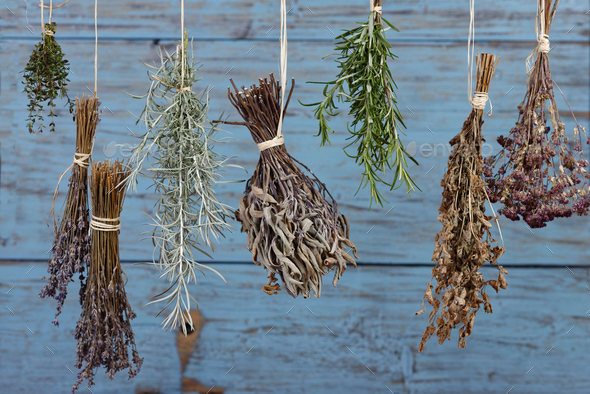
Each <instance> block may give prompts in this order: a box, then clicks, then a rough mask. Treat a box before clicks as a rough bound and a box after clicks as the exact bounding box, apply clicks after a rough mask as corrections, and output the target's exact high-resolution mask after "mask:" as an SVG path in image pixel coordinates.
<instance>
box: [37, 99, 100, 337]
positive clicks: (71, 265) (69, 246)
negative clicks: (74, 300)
mask: <svg viewBox="0 0 590 394" xmlns="http://www.w3.org/2000/svg"><path fill="white" fill-rule="evenodd" d="M99 105H100V103H99V102H98V99H97V98H95V97H88V96H84V95H82V98H76V116H75V118H76V153H75V154H74V163H73V164H72V165H71V166H70V168H71V169H72V173H71V175H70V178H69V182H68V193H67V196H66V201H65V204H64V211H63V214H62V216H61V220H60V221H59V225H58V224H56V222H55V219H54V221H53V227H54V233H55V239H54V241H53V246H52V248H51V260H49V264H48V267H47V273H48V274H49V279H48V281H47V284H46V285H45V287H44V288H43V290H42V291H41V293H40V294H39V296H40V297H41V298H47V297H51V298H54V299H55V300H57V312H56V314H55V320H54V321H53V324H55V325H56V326H59V322H58V316H59V315H60V313H61V309H62V307H63V305H64V302H65V299H66V296H67V293H68V284H69V283H70V282H73V279H72V278H73V277H74V275H76V274H79V279H80V283H81V288H80V293H79V295H80V304H83V303H84V295H85V284H84V267H87V266H88V264H89V262H90V236H89V231H88V230H89V227H88V224H89V220H88V166H89V164H88V162H89V159H90V154H91V153H92V147H93V146H94V137H95V135H96V126H97V124H98V123H99V121H100V114H99V112H98V107H99ZM68 170H69V169H68ZM68 170H66V172H65V173H64V174H63V175H62V177H63V176H64V175H65V174H66V173H67V171H68ZM60 181H61V178H60ZM58 189H59V183H58V186H57V188H56V191H55V196H54V202H53V208H52V211H53V210H54V209H55V197H56V196H57V191H58Z"/></svg>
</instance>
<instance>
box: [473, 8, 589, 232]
mask: <svg viewBox="0 0 590 394" xmlns="http://www.w3.org/2000/svg"><path fill="white" fill-rule="evenodd" d="M551 3H552V0H538V18H537V24H540V26H541V31H542V32H545V34H547V35H548V33H549V29H550V27H551V23H552V21H553V18H554V17H555V12H556V9H557V5H558V4H559V1H556V2H555V3H554V4H553V8H551ZM543 5H544V6H545V8H543ZM541 24H542V25H541ZM539 41H540V44H539V47H537V49H536V50H535V52H534V53H536V60H535V63H534V66H533V67H532V69H531V70H530V72H529V79H528V83H527V91H526V94H525V96H524V100H523V102H522V103H521V104H520V105H519V106H518V110H519V116H518V121H517V122H516V125H515V126H514V127H513V128H512V129H511V130H510V133H509V135H508V137H504V136H500V137H498V143H499V144H500V145H501V146H502V150H501V151H500V153H498V154H497V155H495V156H493V157H490V158H487V159H486V161H485V167H484V175H485V177H486V182H487V185H488V193H489V195H490V200H491V201H492V202H497V201H499V202H501V203H502V204H503V205H504V207H503V208H502V209H500V210H499V211H498V212H499V213H500V214H502V215H504V216H506V217H507V218H508V219H511V220H520V218H521V217H522V219H523V220H524V221H525V222H526V223H527V224H528V225H529V226H530V227H532V228H540V227H545V226H547V222H550V221H552V220H553V219H555V218H560V217H570V216H572V214H576V215H580V216H586V215H588V211H589V210H590V181H589V180H590V174H588V172H587V167H588V160H586V159H584V155H583V153H582V144H583V143H586V144H590V139H589V138H588V136H587V134H586V129H585V128H584V127H582V126H580V125H579V124H578V123H577V121H576V118H575V116H574V114H573V112H572V117H573V119H574V123H575V125H576V127H575V128H574V134H573V139H572V140H571V141H570V139H569V138H568V137H567V135H566V133H565V124H564V123H563V122H562V121H561V118H560V116H559V111H558V109H557V103H556V101H555V93H554V91H553V86H554V85H555V86H556V87H557V88H558V89H559V87H558V86H557V84H555V82H554V81H553V79H552V77H551V71H550V70H549V53H548V50H549V42H548V39H547V37H544V36H543V35H540V36H539ZM566 102H567V101H566ZM568 105H569V104H568ZM570 111H571V108H570ZM548 121H550V122H551V125H552V126H553V130H552V129H551V126H547V122H548ZM570 144H572V145H573V147H570ZM495 167H499V168H498V170H497V172H496V173H495V174H494V168H495Z"/></svg>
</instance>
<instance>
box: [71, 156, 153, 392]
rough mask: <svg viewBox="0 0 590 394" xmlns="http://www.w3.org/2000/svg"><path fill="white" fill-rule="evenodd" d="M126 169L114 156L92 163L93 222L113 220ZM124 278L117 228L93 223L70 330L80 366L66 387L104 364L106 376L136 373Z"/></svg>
mask: <svg viewBox="0 0 590 394" xmlns="http://www.w3.org/2000/svg"><path fill="white" fill-rule="evenodd" d="M128 175H129V172H128V170H127V169H126V168H125V166H124V165H123V163H122V162H120V161H115V162H114V163H113V162H110V161H108V160H107V161H106V162H103V163H93V164H92V173H91V180H90V192H91V194H92V216H93V221H97V222H99V226H97V227H100V223H104V224H107V225H111V226H116V225H119V223H120V222H119V220H117V219H118V218H119V217H120V216H121V210H122V209H123V200H124V199H125V179H126V177H127V176H128ZM113 230H114V231H113ZM124 278H125V279H124ZM126 280H127V277H126V276H125V273H124V272H123V269H122V267H121V261H120V260H119V231H118V230H116V229H104V228H99V229H97V228H96V227H93V228H92V250H91V258H90V264H89V267H88V280H87V283H86V297H85V299H84V304H83V306H82V314H81V315H80V319H79V320H78V324H77V325H76V331H75V333H74V337H75V338H76V340H77V341H78V344H77V349H76V364H75V365H76V368H78V369H80V368H82V370H81V371H80V372H78V380H77V381H76V384H75V385H74V386H72V392H75V391H76V390H77V389H78V387H79V386H80V384H81V383H82V382H83V381H84V380H88V386H87V387H90V386H92V385H93V384H94V375H95V373H96V371H97V369H98V368H99V367H105V368H106V375H107V377H108V378H109V379H111V380H112V379H114V376H115V373H117V372H119V371H121V370H124V369H127V368H128V369H129V379H131V378H133V377H134V376H136V375H137V374H138V373H139V370H140V368H141V365H142V363H143V359H141V358H139V355H138V353H137V350H136V348H135V335H134V334H133V330H132V329H131V320H133V319H134V318H135V317H136V315H135V312H133V310H132V309H131V306H130V305H129V302H128V301H127V294H126V293H125V281H126ZM129 350H131V361H130V360H129ZM133 365H135V368H134V367H133Z"/></svg>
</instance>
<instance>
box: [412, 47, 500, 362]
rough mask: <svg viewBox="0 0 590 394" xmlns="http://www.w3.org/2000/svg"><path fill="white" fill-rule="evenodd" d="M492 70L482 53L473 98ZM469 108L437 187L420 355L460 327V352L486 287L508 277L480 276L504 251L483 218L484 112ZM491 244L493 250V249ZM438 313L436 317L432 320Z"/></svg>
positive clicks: (489, 59) (486, 306) (486, 301)
mask: <svg viewBox="0 0 590 394" xmlns="http://www.w3.org/2000/svg"><path fill="white" fill-rule="evenodd" d="M496 65H497V60H496V58H495V56H494V55H491V54H488V53H483V54H481V55H479V56H478V59H477V82H476V90H475V91H476V92H477V93H479V94H483V95H487V91H488V87H489V84H490V81H491V79H492V76H493V74H494V70H495V68H496ZM480 97H481V96H480ZM473 105H474V108H473V109H472V111H471V113H470V114H469V117H468V118H467V120H466V121H465V123H464V124H463V129H462V130H461V132H460V133H459V134H457V135H456V136H455V137H453V139H451V141H450V144H451V145H453V146H454V148H453V151H452V153H451V155H450V156H449V162H448V168H447V172H446V174H445V176H444V177H443V179H442V182H441V186H442V187H443V188H444V190H443V199H442V203H441V206H440V208H439V216H438V220H439V221H440V222H441V223H442V225H443V228H442V230H441V232H440V233H438V234H437V235H436V238H435V245H436V248H435V250H434V253H433V255H432V261H434V262H436V265H435V266H434V268H433V269H432V277H433V279H436V282H437V285H436V290H435V293H436V296H433V295H432V289H433V286H432V284H430V283H427V288H426V293H425V294H424V296H425V298H426V300H427V301H428V303H429V304H430V305H432V307H433V308H434V309H433V311H432V312H431V313H430V317H429V319H428V321H429V323H430V325H429V326H428V327H427V328H426V331H425V332H424V334H423V335H422V341H421V342H420V347H419V350H420V351H423V350H424V345H425V344H426V341H428V339H430V336H431V335H432V334H436V335H437V336H438V341H439V343H440V344H442V343H443V342H444V341H445V340H446V339H450V336H451V330H452V329H453V328H455V327H456V326H457V325H459V324H463V326H462V327H461V328H460V330H459V332H460V334H459V347H465V346H466V343H465V338H467V337H468V336H469V335H470V334H471V332H472V330H473V324H474V321H475V315H476V313H477V311H478V310H479V308H480V304H482V303H483V304H484V305H483V306H484V310H485V311H486V312H488V313H491V312H492V306H491V304H490V300H489V297H488V295H487V294H486V293H485V287H486V285H487V284H489V285H490V286H492V287H493V288H494V289H495V290H496V291H498V290H499V289H500V288H503V289H505V288H506V280H505V278H504V274H506V273H507V272H506V270H505V269H504V268H503V267H502V266H498V270H499V271H500V272H499V277H498V280H488V281H485V280H484V279H483V275H482V273H481V272H479V270H480V268H481V267H483V265H484V264H485V263H486V262H489V263H490V264H496V262H497V260H498V258H499V257H500V256H501V255H502V254H503V253H504V248H503V247H500V246H498V245H497V242H496V241H495V240H494V239H493V238H492V235H491V233H490V229H491V228H492V223H490V220H491V221H492V222H493V221H495V220H496V219H497V218H495V217H494V216H488V215H486V214H485V203H486V200H487V196H486V191H485V184H484V182H483V180H482V178H481V175H482V167H483V159H482V153H481V150H482V142H483V138H482V134H481V126H482V125H483V120H482V114H483V107H479V108H480V109H478V108H476V107H478V105H476V104H473ZM483 106H484V107H485V101H484V103H483ZM492 219H493V220H492ZM494 243H496V245H495V246H492V245H493V244H494ZM431 282H432V281H431ZM441 293H444V294H443V296H442V307H441V305H440V301H439V300H438V297H437V296H438V295H439V294H441ZM480 296H481V297H480ZM439 309H440V316H439V317H437V316H438V312H439ZM421 313H424V301H423V302H422V310H421V311H420V312H418V313H417V314H421Z"/></svg>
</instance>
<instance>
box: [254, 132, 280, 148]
mask: <svg viewBox="0 0 590 394" xmlns="http://www.w3.org/2000/svg"><path fill="white" fill-rule="evenodd" d="M284 144H285V139H284V138H283V136H282V135H277V136H276V137H274V138H273V139H272V140H268V141H263V142H261V143H260V144H256V145H257V146H258V150H259V151H260V152H262V151H265V150H267V149H270V148H272V147H273V146H281V145H284Z"/></svg>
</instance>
